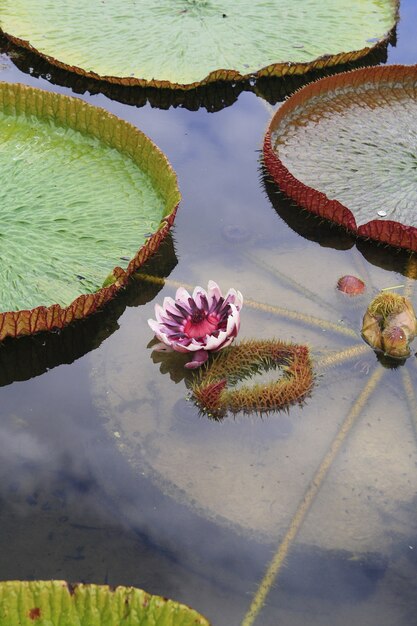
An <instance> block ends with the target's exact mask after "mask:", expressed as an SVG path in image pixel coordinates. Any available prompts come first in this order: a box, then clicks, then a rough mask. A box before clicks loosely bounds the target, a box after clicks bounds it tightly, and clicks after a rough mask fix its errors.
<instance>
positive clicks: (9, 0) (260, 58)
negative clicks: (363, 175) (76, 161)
mask: <svg viewBox="0 0 417 626" xmlns="http://www.w3.org/2000/svg"><path fill="white" fill-rule="evenodd" d="M397 9H398V2H397V0H325V1H323V0H302V2H300V1H299V0H298V1H297V2H294V0H267V1H266V2H261V1H260V0H257V1H256V2H253V0H251V1H249V0H236V1H235V2H233V3H231V2H227V3H220V2H218V0H174V1H173V0H162V1H160V2H158V3H156V4H155V3H144V2H141V3H140V6H137V4H136V2H133V1H130V2H126V1H125V0H118V1H115V0H113V1H112V2H103V1H102V0H89V2H84V1H82V0H71V1H69V2H68V1H65V2H64V1H63V0H61V1H55V2H51V1H50V0H3V2H2V3H1V7H0V26H1V28H2V30H3V31H4V32H5V34H6V36H7V37H8V38H9V39H10V40H11V41H13V42H14V43H16V44H18V45H21V46H24V47H26V48H29V49H31V50H32V51H35V52H37V53H39V54H41V55H42V56H43V57H44V58H46V59H47V60H48V61H49V62H51V63H53V64H55V65H58V66H59V67H62V68H64V69H68V70H71V71H75V72H77V73H79V74H86V75H88V76H91V77H92V78H101V79H103V78H104V79H105V80H108V81H110V82H119V83H123V84H126V85H150V86H158V87H176V88H178V87H180V88H189V87H194V86H196V85H197V84H199V83H205V82H212V81H215V80H233V81H235V80H239V79H241V78H242V77H245V78H249V77H251V76H253V75H255V74H257V75H259V76H282V75H286V74H300V73H304V72H306V71H308V70H310V69H320V68H323V67H328V66H331V65H336V64H340V63H346V62H349V61H354V60H356V59H358V58H360V57H362V56H364V55H366V54H367V53H368V52H369V51H370V50H371V49H373V48H375V47H377V46H380V45H384V44H386V42H387V40H388V38H389V35H390V32H391V31H392V29H393V28H394V26H395V23H396V19H397Z"/></svg>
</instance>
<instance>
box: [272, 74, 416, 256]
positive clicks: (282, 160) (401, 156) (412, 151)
mask: <svg viewBox="0 0 417 626" xmlns="http://www.w3.org/2000/svg"><path fill="white" fill-rule="evenodd" d="M416 115H417V66H400V65H397V66H395V65H393V66H386V67H376V68H366V69H361V70H354V71H352V72H346V73H344V74H338V75H337V76H332V77H328V78H324V79H321V80H319V81H317V82H315V83H312V84H310V85H307V86H306V87H304V88H303V89H301V90H300V91H298V92H297V93H295V94H294V95H293V96H292V97H291V98H289V99H288V100H287V101H286V102H285V103H284V104H283V105H282V106H281V107H280V108H279V109H278V111H277V112H276V114H275V115H274V117H273V119H272V121H271V123H270V125H269V128H268V130H267V133H266V135H265V139H264V150H263V152H264V163H265V166H266V168H267V170H268V171H269V173H270V174H271V175H272V177H273V179H274V181H275V182H276V183H277V184H278V185H279V187H280V188H281V190H282V191H283V192H284V193H285V194H286V195H287V196H288V197H290V198H291V199H292V200H295V201H296V202H297V204H298V205H299V206H301V207H302V208H304V209H307V210H308V211H310V212H311V213H313V214H315V215H318V216H319V217H322V218H326V219H328V220H330V221H331V222H334V223H336V224H338V225H340V226H343V227H345V228H346V229H347V230H348V231H350V232H352V233H354V234H356V235H357V236H359V237H363V238H368V239H372V240H376V241H378V242H382V243H385V244H390V245H392V246H395V247H398V248H406V249H409V250H413V251H416V250H417V213H416V210H415V209H416V203H417V131H416V126H415V119H416Z"/></svg>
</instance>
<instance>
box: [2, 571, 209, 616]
mask: <svg viewBox="0 0 417 626" xmlns="http://www.w3.org/2000/svg"><path fill="white" fill-rule="evenodd" d="M34 624H35V625H36V626H69V625H71V626H120V625H121V624H126V626H127V625H129V626H146V625H147V624H149V626H175V625H176V624H180V625H181V626H196V625H198V624H199V625H200V626H210V625H209V622H208V621H207V620H206V619H205V618H204V617H203V616H202V615H200V614H199V613H197V612H196V611H194V610H193V609H190V608H189V607H187V606H185V605H183V604H179V603H178V602H174V601H172V600H167V599H166V598H160V597H159V596H151V595H150V594H148V593H146V592H145V591H142V589H136V588H134V587H116V588H114V589H113V588H110V587H108V586H105V585H83V584H79V585H69V584H68V583H66V582H64V581H60V580H48V581H30V582H27V581H5V582H0V626H33V625H34Z"/></svg>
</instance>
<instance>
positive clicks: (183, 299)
mask: <svg viewBox="0 0 417 626" xmlns="http://www.w3.org/2000/svg"><path fill="white" fill-rule="evenodd" d="M189 298H190V294H189V293H188V291H187V290H186V289H184V287H178V289H177V293H176V294H175V300H176V301H177V302H180V303H181V304H182V305H183V306H185V307H186V308H187V309H188V299H189Z"/></svg>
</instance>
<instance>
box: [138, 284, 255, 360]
mask: <svg viewBox="0 0 417 626" xmlns="http://www.w3.org/2000/svg"><path fill="white" fill-rule="evenodd" d="M242 304H243V298H242V294H241V293H240V291H236V290H235V289H229V291H228V292H227V294H226V296H225V297H223V296H222V292H221V291H220V288H219V286H218V285H217V284H216V283H215V282H214V281H213V280H210V281H209V283H208V289H207V291H205V289H203V288H202V287H196V288H195V289H194V291H193V295H192V296H190V294H189V293H188V291H187V290H186V289H184V288H183V287H180V288H179V289H177V293H176V294H175V300H174V299H173V298H165V299H164V302H163V306H160V305H159V304H156V305H155V317H156V321H155V320H148V324H149V326H150V327H151V328H152V330H153V332H154V333H155V335H156V336H157V338H158V339H159V341H160V342H161V343H160V344H157V345H156V346H154V350H168V351H169V350H175V351H177V352H190V353H191V357H192V358H191V361H189V362H188V363H186V365H185V367H188V368H189V369H194V368H196V367H199V366H200V365H202V364H203V363H205V362H206V361H207V359H208V353H209V352H217V351H218V350H221V349H222V348H225V347H226V346H228V345H230V344H231V343H232V341H233V339H234V338H235V337H236V335H237V333H238V332H239V327H240V309H241V308H242Z"/></svg>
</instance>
